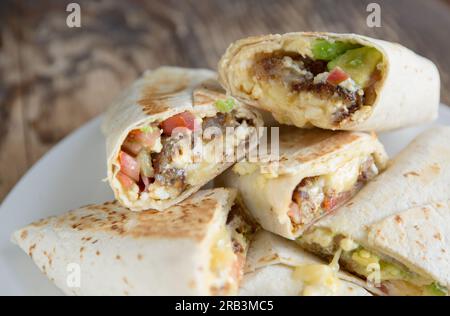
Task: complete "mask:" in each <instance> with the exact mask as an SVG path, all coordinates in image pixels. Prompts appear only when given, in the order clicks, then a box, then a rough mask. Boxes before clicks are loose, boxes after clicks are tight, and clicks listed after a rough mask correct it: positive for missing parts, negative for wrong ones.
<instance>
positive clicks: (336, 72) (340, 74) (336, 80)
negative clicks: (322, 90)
mask: <svg viewBox="0 0 450 316" xmlns="http://www.w3.org/2000/svg"><path fill="white" fill-rule="evenodd" d="M348 78H350V77H349V75H347V73H346V72H345V71H343V70H342V69H341V68H339V67H336V68H334V69H333V70H332V71H331V72H330V74H329V75H328V78H327V82H328V83H331V84H334V85H338V84H340V83H341V82H342V81H345V80H347V79H348Z"/></svg>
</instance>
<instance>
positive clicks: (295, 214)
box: [288, 202, 302, 224]
mask: <svg viewBox="0 0 450 316" xmlns="http://www.w3.org/2000/svg"><path fill="white" fill-rule="evenodd" d="M288 216H289V217H290V219H291V220H292V222H294V223H296V224H300V223H301V221H302V217H301V210H300V208H299V207H298V204H297V203H295V202H292V203H291V205H290V206H289V211H288Z"/></svg>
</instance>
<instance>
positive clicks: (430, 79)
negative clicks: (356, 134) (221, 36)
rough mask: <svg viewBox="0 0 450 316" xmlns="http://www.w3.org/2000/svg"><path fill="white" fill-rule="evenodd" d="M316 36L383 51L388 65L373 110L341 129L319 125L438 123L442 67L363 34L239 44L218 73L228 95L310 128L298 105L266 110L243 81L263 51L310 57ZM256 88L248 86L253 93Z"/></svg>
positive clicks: (369, 127)
mask: <svg viewBox="0 0 450 316" xmlns="http://www.w3.org/2000/svg"><path fill="white" fill-rule="evenodd" d="M311 38H324V39H329V40H342V41H345V40H349V41H351V42H354V43H359V44H361V45H364V46H371V47H374V48H376V49H377V50H379V51H380V52H381V53H382V55H383V59H384V62H385V65H386V66H385V68H384V69H383V70H382V72H383V73H382V75H383V78H382V79H381V81H380V84H379V85H378V86H377V87H376V92H377V98H376V100H375V102H374V104H373V105H372V107H371V108H368V109H367V112H364V114H361V115H359V116H358V117H357V119H356V120H354V121H348V122H345V123H344V124H341V125H339V126H335V125H333V124H331V123H327V124H321V125H320V126H319V125H317V126H318V127H321V128H325V129H340V130H352V131H381V130H391V129H396V128H400V127H405V126H411V125H414V124H418V123H421V122H428V121H431V120H434V119H436V117H437V114H438V107H439V97H440V78H439V72H438V70H437V68H436V66H435V65H434V64H433V63H432V62H431V61H430V60H428V59H426V58H423V57H421V56H419V55H417V54H415V53H414V52H412V51H411V50H409V49H407V48H405V47H403V46H401V45H399V44H396V43H391V42H386V41H383V40H378V39H373V38H370V37H366V36H362V35H357V34H336V33H320V32H298V33H287V34H283V35H280V34H276V35H264V36H257V37H250V38H246V39H242V40H239V41H237V42H235V43H233V44H231V45H230V47H229V48H228V50H227V51H226V53H225V54H224V55H223V57H222V59H221V60H220V63H219V66H218V69H219V76H220V81H221V83H222V84H223V86H224V87H225V88H226V90H227V91H228V93H230V94H231V95H233V96H234V97H236V98H238V99H239V100H242V101H244V102H246V103H247V104H251V105H253V106H256V107H258V108H261V109H265V110H268V111H270V112H272V114H273V115H274V117H275V119H276V120H277V121H279V122H280V123H283V124H288V125H296V126H298V127H306V126H305V125H304V124H303V123H300V120H299V119H296V115H297V112H299V111H302V110H300V109H298V108H296V107H292V106H290V107H287V106H286V105H283V104H277V105H274V106H273V107H268V106H265V104H264V100H263V99H261V100H255V99H254V98H252V97H250V96H249V94H248V93H246V92H244V91H243V90H242V89H241V87H243V86H244V85H243V80H245V78H246V73H247V71H248V70H249V68H250V67H251V65H252V63H253V60H254V57H255V55H256V54H258V53H272V52H274V51H279V50H281V51H285V52H293V53H301V54H305V51H308V50H309V48H308V46H307V41H308V40H309V39H311ZM250 89H251V88H250V87H247V88H246V90H247V91H249V90H250Z"/></svg>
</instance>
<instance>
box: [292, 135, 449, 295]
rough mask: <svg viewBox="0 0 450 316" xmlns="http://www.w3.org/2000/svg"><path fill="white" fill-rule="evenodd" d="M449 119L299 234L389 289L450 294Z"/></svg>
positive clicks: (308, 244) (321, 252) (301, 240)
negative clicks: (324, 216) (444, 124)
mask: <svg viewBox="0 0 450 316" xmlns="http://www.w3.org/2000/svg"><path fill="white" fill-rule="evenodd" d="M449 139H450V127H437V128H433V129H430V130H428V131H426V132H424V133H423V134H421V135H420V136H419V137H418V138H416V139H415V140H414V141H413V142H412V143H411V144H410V145H409V146H408V147H407V148H406V149H404V150H403V151H402V152H401V153H400V154H399V155H398V156H397V157H396V158H395V159H394V161H393V162H392V165H391V166H389V167H388V169H387V170H386V171H385V172H384V173H383V174H381V175H380V176H378V178H377V179H376V181H373V182H371V183H369V184H368V185H367V186H365V187H364V188H363V189H362V190H361V192H360V193H359V194H358V195H357V196H355V197H354V198H353V199H352V200H351V201H349V202H348V203H347V204H346V205H344V206H343V207H341V208H340V209H339V210H338V211H337V212H336V213H335V214H332V215H330V216H328V217H326V218H324V219H323V220H321V221H319V222H318V223H317V224H315V225H314V226H313V227H311V228H310V229H309V230H308V231H307V232H306V233H305V234H304V235H303V236H302V237H301V238H299V239H298V242H299V243H300V244H301V245H302V246H303V247H304V248H306V249H308V250H309V251H312V252H314V253H316V254H318V255H319V256H322V257H324V258H330V257H332V256H333V255H335V253H336V252H339V254H340V261H341V265H342V267H343V268H346V269H347V270H349V271H350V272H353V273H355V274H357V275H359V276H361V277H365V278H366V279H367V280H368V281H369V282H371V283H373V284H374V285H376V286H378V288H379V289H380V290H382V291H383V292H385V293H387V294H389V295H414V296H416V295H448V293H449V291H448V289H449V286H450V242H449V238H448V236H449V235H450V204H449V199H450V143H449V142H448V140H449Z"/></svg>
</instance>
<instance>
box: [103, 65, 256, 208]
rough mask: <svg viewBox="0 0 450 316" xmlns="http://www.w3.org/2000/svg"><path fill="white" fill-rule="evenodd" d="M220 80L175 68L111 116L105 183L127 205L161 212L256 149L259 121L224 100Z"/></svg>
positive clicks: (148, 76)
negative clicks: (250, 149) (251, 149)
mask: <svg viewBox="0 0 450 316" xmlns="http://www.w3.org/2000/svg"><path fill="white" fill-rule="evenodd" d="M215 76H216V74H215V73H214V72H212V71H209V70H198V69H196V70H194V69H184V68H174V67H162V68H158V69H156V70H155V71H148V72H146V73H145V74H144V75H143V77H142V78H140V79H139V80H137V81H136V82H135V83H134V84H133V85H132V86H131V87H130V88H129V89H128V90H127V91H125V93H124V94H123V95H122V96H121V97H120V98H118V99H117V101H116V102H115V103H114V104H113V105H112V106H111V108H110V109H109V110H108V112H107V114H106V117H105V120H104V123H103V132H104V134H105V135H106V149H107V168H108V181H109V184H110V186H111V188H112V189H113V191H114V195H115V197H116V199H117V200H118V201H119V202H120V203H121V204H122V205H124V206H126V207H128V208H130V209H131V210H133V211H142V210H146V209H156V210H164V209H166V208H168V207H170V206H171V205H174V204H176V203H178V202H180V201H182V200H184V199H185V198H187V197H188V196H190V195H191V194H193V193H194V192H196V191H198V190H199V189H200V187H201V186H203V185H204V184H206V183H207V182H208V181H210V180H211V179H213V178H214V177H215V176H217V175H218V174H220V173H221V172H222V171H224V170H225V169H226V168H228V167H229V166H231V165H232V164H233V163H234V162H235V161H236V160H238V159H240V158H241V156H243V155H244V154H245V149H246V148H247V147H250V146H251V145H252V144H254V143H255V144H256V143H257V135H258V132H257V129H256V127H258V126H262V124H263V123H262V120H261V116H260V114H258V113H257V112H256V111H255V110H251V109H249V108H248V107H246V106H244V105H242V104H240V103H238V102H237V101H235V100H234V99H232V98H227V97H226V95H225V94H224V93H223V92H224V91H223V90H222V89H221V88H220V85H219V84H218V82H217V81H215V80H214V79H213V78H214V77H215ZM255 137H256V140H255ZM224 144H226V145H224ZM225 146H227V148H226V150H222V151H220V149H221V148H224V147H225Z"/></svg>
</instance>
